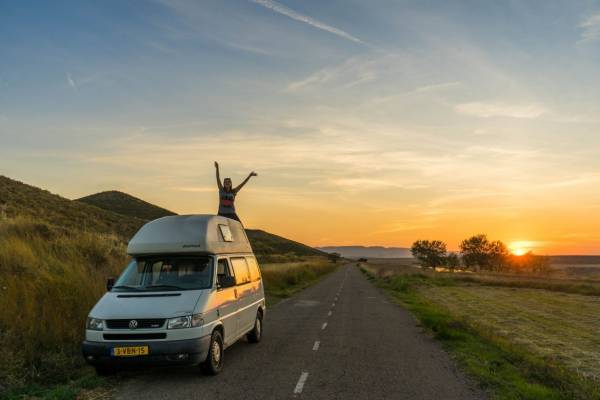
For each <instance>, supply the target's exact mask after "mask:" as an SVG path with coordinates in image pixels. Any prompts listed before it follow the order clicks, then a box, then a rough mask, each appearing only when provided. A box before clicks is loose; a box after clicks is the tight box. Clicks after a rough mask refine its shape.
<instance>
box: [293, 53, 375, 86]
mask: <svg viewBox="0 0 600 400" xmlns="http://www.w3.org/2000/svg"><path fill="white" fill-rule="evenodd" d="M375 64H376V63H375V62H374V61H371V60H367V61H365V60H360V59H356V58H351V59H349V60H346V61H344V62H343V63H341V64H338V65H334V66H329V67H325V68H322V69H319V70H318V71H315V72H313V73H312V74H310V75H309V76H307V77H306V78H304V79H301V80H299V81H294V82H292V83H290V84H289V85H288V90H290V91H298V90H302V89H306V88H308V87H311V86H318V85H322V84H331V83H334V84H335V83H337V84H339V86H341V87H343V88H349V87H353V86H356V85H360V84H363V83H366V82H370V81H373V80H375V79H376V78H377V72H376V65H375Z"/></svg>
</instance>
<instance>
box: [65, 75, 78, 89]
mask: <svg viewBox="0 0 600 400" xmlns="http://www.w3.org/2000/svg"><path fill="white" fill-rule="evenodd" d="M67 83H68V84H69V86H71V87H72V88H73V89H77V84H76V83H75V81H74V80H73V77H72V76H71V73H70V72H67Z"/></svg>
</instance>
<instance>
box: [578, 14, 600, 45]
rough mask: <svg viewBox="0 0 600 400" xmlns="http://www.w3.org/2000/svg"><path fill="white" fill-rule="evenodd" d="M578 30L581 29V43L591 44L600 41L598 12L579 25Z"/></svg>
mask: <svg viewBox="0 0 600 400" xmlns="http://www.w3.org/2000/svg"><path fill="white" fill-rule="evenodd" d="M579 28H581V42H593V41H596V40H598V39H600V12H599V13H597V14H594V15H592V16H591V17H588V18H587V19H586V20H584V21H583V22H582V23H580V24H579Z"/></svg>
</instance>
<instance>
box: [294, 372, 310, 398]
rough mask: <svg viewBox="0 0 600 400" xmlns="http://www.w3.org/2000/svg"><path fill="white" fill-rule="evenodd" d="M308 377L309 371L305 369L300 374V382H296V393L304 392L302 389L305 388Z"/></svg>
mask: <svg viewBox="0 0 600 400" xmlns="http://www.w3.org/2000/svg"><path fill="white" fill-rule="evenodd" d="M307 379H308V372H306V371H304V372H302V373H301V374H300V378H298V383H296V387H295V388H294V394H300V393H302V389H304V384H305V383H306V380H307Z"/></svg>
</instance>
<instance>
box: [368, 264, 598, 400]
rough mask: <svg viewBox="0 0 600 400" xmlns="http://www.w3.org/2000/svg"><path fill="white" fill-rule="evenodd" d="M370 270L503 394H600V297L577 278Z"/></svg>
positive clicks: (486, 383) (485, 382)
mask: <svg viewBox="0 0 600 400" xmlns="http://www.w3.org/2000/svg"><path fill="white" fill-rule="evenodd" d="M363 270H364V271H365V272H366V273H367V274H368V275H369V276H370V277H371V279H373V280H375V281H376V283H377V284H379V285H380V286H381V287H383V288H384V289H386V290H387V291H388V293H389V294H390V295H391V296H392V297H393V298H394V299H396V300H397V301H399V302H400V303H402V304H403V305H404V306H405V307H407V308H408V309H409V310H411V311H412V312H414V313H415V315H416V316H417V317H418V318H419V319H420V321H421V323H422V324H423V325H424V326H425V327H427V328H428V329H430V330H431V331H432V332H433V333H434V334H435V336H436V337H437V338H438V339H440V340H442V342H443V343H444V345H445V347H446V348H447V349H448V350H449V351H450V352H451V353H453V354H454V355H455V357H456V358H457V359H458V360H459V362H460V363H461V364H462V365H463V367H464V368H465V370H466V371H467V372H468V373H469V374H471V375H472V376H474V377H475V378H477V379H478V380H479V382H480V383H481V384H482V385H483V386H484V387H486V388H488V389H489V390H491V391H492V393H493V396H494V397H495V398H499V399H600V335H599V334H598V333H599V332H600V318H599V316H600V297H597V296H595V295H592V294H591V293H589V292H588V291H587V289H586V292H585V294H578V292H577V290H578V289H574V288H577V285H576V284H574V283H572V282H566V283H565V286H561V285H560V284H559V283H557V282H555V279H549V280H548V281H547V282H544V279H543V278H540V277H523V276H504V277H501V276H493V277H490V276H486V275H482V276H477V274H470V278H469V279H465V277H464V274H450V273H440V272H437V273H435V272H426V273H424V272H423V271H421V270H420V269H416V268H414V267H409V266H406V265H403V266H393V265H392V264H390V263H385V264H381V265H376V264H375V265H364V266H363ZM519 280H523V281H525V282H524V283H518V282H517V281H519ZM531 285H535V287H544V285H546V287H545V288H544V289H532V288H530V287H528V286H531ZM585 285H586V287H587V286H591V287H592V288H593V289H594V290H598V289H599V288H598V287H597V286H600V284H595V283H590V282H587V283H585ZM565 288H569V289H568V290H572V291H574V293H570V292H567V291H568V290H565Z"/></svg>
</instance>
